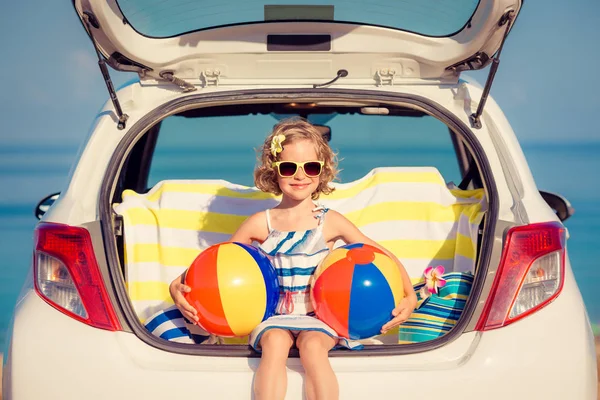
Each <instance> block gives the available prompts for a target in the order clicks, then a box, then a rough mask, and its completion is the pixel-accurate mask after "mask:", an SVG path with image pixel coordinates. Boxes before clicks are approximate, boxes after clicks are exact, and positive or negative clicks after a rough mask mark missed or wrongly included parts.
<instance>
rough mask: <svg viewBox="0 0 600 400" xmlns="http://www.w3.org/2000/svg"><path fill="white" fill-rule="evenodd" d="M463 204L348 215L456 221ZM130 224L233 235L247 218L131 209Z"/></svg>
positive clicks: (384, 207) (361, 221)
mask: <svg viewBox="0 0 600 400" xmlns="http://www.w3.org/2000/svg"><path fill="white" fill-rule="evenodd" d="M464 207H465V206H464V205H461V204H454V205H452V206H449V207H443V206H441V205H440V204H438V203H426V202H389V203H379V204H374V205H372V206H369V207H366V208H363V209H361V210H358V211H353V212H350V213H347V214H345V215H346V217H347V218H348V219H349V220H350V221H352V222H353V223H354V224H355V225H356V226H357V227H359V228H360V227H362V226H365V225H368V224H372V223H376V222H385V221H429V222H454V221H457V220H458V219H459V217H460V214H461V211H462V208H464ZM125 214H126V216H127V218H128V221H129V223H130V224H131V225H151V226H156V225H159V226H161V227H163V228H174V229H186V230H196V231H198V230H202V231H203V232H216V233H223V234H230V235H231V234H233V233H234V232H235V231H236V230H237V228H238V227H239V226H240V225H241V224H242V222H244V221H245V220H246V218H248V217H247V216H243V215H231V214H219V213H213V212H203V211H188V210H175V209H152V208H150V209H145V208H130V209H128V210H127V211H126V212H125Z"/></svg>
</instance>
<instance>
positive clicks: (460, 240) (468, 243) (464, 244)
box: [455, 233, 475, 260]
mask: <svg viewBox="0 0 600 400" xmlns="http://www.w3.org/2000/svg"><path fill="white" fill-rule="evenodd" d="M455 252H456V254H458V255H461V256H463V257H466V258H470V259H472V260H474V259H475V243H473V241H472V240H471V238H470V237H469V236H465V235H462V234H460V233H458V234H457V235H456V250H455Z"/></svg>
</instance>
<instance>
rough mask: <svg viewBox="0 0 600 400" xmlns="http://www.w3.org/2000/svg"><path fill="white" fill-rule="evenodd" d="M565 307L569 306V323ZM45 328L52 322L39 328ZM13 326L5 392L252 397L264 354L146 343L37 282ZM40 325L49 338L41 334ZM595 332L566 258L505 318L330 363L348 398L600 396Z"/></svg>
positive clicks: (294, 381) (298, 380) (296, 387)
mask: <svg viewBox="0 0 600 400" xmlns="http://www.w3.org/2000/svg"><path fill="white" fill-rule="evenodd" d="M31 315H35V316H36V318H30V317H29V316H31ZM557 315H568V316H569V317H568V323H565V319H564V318H556V316H557ZM40 327H48V328H47V329H44V328H41V329H43V331H42V332H41V331H40ZM50 327H51V328H50ZM12 329H13V330H12V332H9V335H11V338H10V342H9V350H8V353H7V357H6V359H5V364H6V365H5V372H6V373H7V374H9V375H6V376H5V386H4V388H3V390H4V392H3V395H4V397H3V398H4V399H7V400H8V399H37V398H42V397H43V398H61V399H65V400H68V399H80V398H81V396H82V393H85V397H86V398H87V399H90V400H93V399H104V398H145V399H148V400H151V399H163V398H165V397H168V396H173V394H174V393H177V392H182V391H183V392H185V393H191V394H190V395H194V396H200V397H208V398H214V399H219V398H223V399H230V398H236V399H246V398H247V399H250V398H252V397H251V387H252V379H253V374H254V370H255V369H256V366H257V363H258V361H259V358H246V357H199V356H190V355H182V354H173V353H170V352H166V351H163V350H160V349H157V348H154V347H151V346H148V345H147V344H146V343H144V342H142V341H141V340H140V339H139V338H138V337H136V336H135V335H134V334H133V333H127V332H109V331H105V330H101V329H96V328H92V327H89V326H87V325H84V324H81V323H79V322H77V321H75V320H73V319H71V318H69V317H67V316H65V315H64V314H62V313H60V312H59V311H57V310H55V309H54V308H52V307H50V306H49V305H48V304H47V303H46V302H44V301H43V300H42V299H41V298H39V297H38V296H37V295H36V294H35V293H34V292H33V291H29V292H26V294H25V295H24V297H23V298H22V299H21V300H20V302H19V305H18V307H17V312H16V314H15V320H14V323H13V328H12ZM41 333H43V338H44V340H40V334H41ZM593 340H594V339H593V336H592V334H591V331H590V330H589V321H588V319H587V315H586V313H585V308H584V307H583V302H582V299H581V295H580V294H579V292H578V290H577V286H576V283H575V280H574V277H573V274H572V272H571V267H570V265H567V269H566V280H565V286H564V288H563V291H562V293H561V295H560V296H559V297H558V298H557V299H556V300H554V301H553V302H552V303H550V304H549V305H548V306H546V307H544V308H543V309H541V310H540V311H538V312H536V313H534V314H532V315H530V316H528V317H527V318H524V319H522V320H520V321H518V322H515V323H513V324H511V325H509V326H507V327H504V328H500V329H495V330H492V331H487V332H483V333H482V332H471V333H468V334H463V335H462V336H461V337H460V338H459V339H457V340H455V341H453V342H452V343H449V344H447V345H446V346H443V347H441V348H438V349H434V350H431V351H428V352H424V353H417V354H412V355H400V356H381V357H334V358H332V359H331V363H332V366H333V368H334V370H335V372H336V374H337V376H338V379H339V381H340V397H341V398H366V397H378V398H387V397H389V393H394V392H395V391H398V392H401V393H402V396H406V397H419V396H420V397H425V398H428V397H434V396H441V395H443V397H444V398H445V399H448V400H452V399H480V398H481V394H482V393H486V398H489V399H506V398H544V399H557V400H558V399H565V398H577V399H589V400H595V395H596V364H595V358H594V341H593ZM50 343H51V345H49V344H50ZM31 358H35V360H36V362H34V363H32V362H31ZM58 360H63V361H65V362H61V364H60V375H61V376H64V377H65V379H56V376H57V375H56V374H55V373H54V372H53V371H56V370H57V366H58V364H57V362H58ZM84 365H85V368H82V366H84ZM565 366H579V368H564V367H565ZM6 377H10V379H7V378H6ZM99 379H101V380H99ZM31 382H36V384H35V385H32V384H31ZM100 382H103V383H101V384H100ZM302 387H303V372H302V368H301V365H300V362H299V359H297V358H293V359H290V360H288V391H287V393H288V395H287V397H286V398H288V399H301V398H303V397H302Z"/></svg>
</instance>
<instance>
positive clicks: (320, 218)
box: [313, 206, 329, 226]
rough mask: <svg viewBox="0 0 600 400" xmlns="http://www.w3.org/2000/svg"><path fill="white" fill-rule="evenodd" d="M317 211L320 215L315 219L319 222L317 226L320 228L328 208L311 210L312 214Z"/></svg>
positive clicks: (321, 207)
mask: <svg viewBox="0 0 600 400" xmlns="http://www.w3.org/2000/svg"><path fill="white" fill-rule="evenodd" d="M317 211H320V213H318V214H317V215H315V218H316V219H318V220H319V224H318V226H321V225H323V222H324V221H325V214H327V211H329V208H327V207H324V206H317V207H316V208H314V209H313V212H317Z"/></svg>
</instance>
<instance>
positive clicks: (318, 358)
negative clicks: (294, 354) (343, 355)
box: [296, 331, 339, 400]
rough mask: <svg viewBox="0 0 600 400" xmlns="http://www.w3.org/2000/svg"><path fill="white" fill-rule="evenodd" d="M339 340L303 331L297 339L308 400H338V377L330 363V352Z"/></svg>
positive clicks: (323, 334) (319, 333)
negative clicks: (304, 373)
mask: <svg viewBox="0 0 600 400" xmlns="http://www.w3.org/2000/svg"><path fill="white" fill-rule="evenodd" d="M336 343H337V340H336V339H334V338H332V337H331V336H329V335H327V334H325V333H322V332H317V331H302V332H300V334H299V335H298V339H296V346H298V350H300V361H302V366H303V367H304V371H305V372H306V382H305V387H306V397H307V399H308V400H317V399H318V400H324V399H327V400H329V399H337V398H338V397H339V387H338V381H337V377H336V376H335V373H334V372H333V369H332V368H331V364H330V363H329V354H328V353H329V350H331V349H332V348H333V346H335V345H336Z"/></svg>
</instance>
